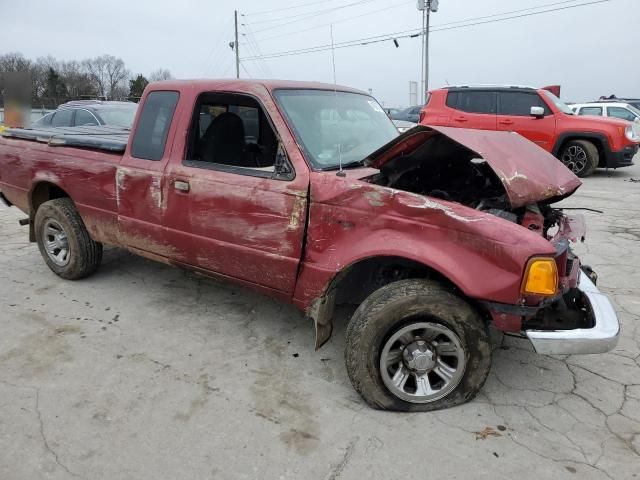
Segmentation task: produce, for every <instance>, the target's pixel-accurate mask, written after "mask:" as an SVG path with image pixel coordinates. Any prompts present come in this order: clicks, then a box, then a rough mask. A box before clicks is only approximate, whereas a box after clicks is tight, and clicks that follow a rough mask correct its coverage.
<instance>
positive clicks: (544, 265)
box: [522, 258, 558, 297]
mask: <svg viewBox="0 0 640 480" xmlns="http://www.w3.org/2000/svg"><path fill="white" fill-rule="evenodd" d="M557 291H558V267H557V266H556V261H555V260H554V259H553V258H532V259H531V260H529V263H528V264H527V269H526V271H525V274H524V281H523V282H522V293H524V294H527V295H544V296H547V297H548V296H553V295H555V294H556V293H557Z"/></svg>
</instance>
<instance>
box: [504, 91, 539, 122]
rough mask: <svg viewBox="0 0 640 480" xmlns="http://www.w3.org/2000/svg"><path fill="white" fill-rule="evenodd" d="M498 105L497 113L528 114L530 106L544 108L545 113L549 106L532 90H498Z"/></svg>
mask: <svg viewBox="0 0 640 480" xmlns="http://www.w3.org/2000/svg"><path fill="white" fill-rule="evenodd" d="M498 95H499V98H500V107H499V110H498V115H517V116H522V117H524V116H529V115H530V114H531V107H542V108H544V111H545V115H548V114H549V113H550V111H549V107H547V105H546V104H545V103H544V102H543V101H542V99H541V98H540V96H539V95H538V94H537V93H534V92H499V93H498Z"/></svg>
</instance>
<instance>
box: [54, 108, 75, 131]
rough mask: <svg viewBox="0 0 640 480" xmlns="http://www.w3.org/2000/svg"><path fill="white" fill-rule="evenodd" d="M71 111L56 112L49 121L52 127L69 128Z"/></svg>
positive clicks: (71, 116)
mask: <svg viewBox="0 0 640 480" xmlns="http://www.w3.org/2000/svg"><path fill="white" fill-rule="evenodd" d="M72 118H73V110H58V111H57V112H56V113H54V114H53V118H52V119H51V126H52V127H70V126H71V119H72Z"/></svg>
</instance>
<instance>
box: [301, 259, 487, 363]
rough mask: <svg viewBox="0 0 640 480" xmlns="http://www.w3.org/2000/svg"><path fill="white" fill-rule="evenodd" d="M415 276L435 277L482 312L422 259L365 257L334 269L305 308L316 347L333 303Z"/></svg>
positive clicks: (327, 329)
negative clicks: (323, 286) (312, 328)
mask: <svg viewBox="0 0 640 480" xmlns="http://www.w3.org/2000/svg"><path fill="white" fill-rule="evenodd" d="M414 278H425V279H432V280H436V281H437V282H438V283H440V284H442V285H444V286H445V287H446V288H447V289H449V290H451V291H453V292H455V293H456V295H459V296H461V297H463V298H464V299H465V300H466V301H468V302H469V303H471V304H472V306H473V307H474V308H477V309H478V311H483V309H482V308H481V305H480V304H478V303H477V302H475V301H473V300H472V299H470V298H468V297H467V296H466V295H465V294H464V292H463V290H462V289H461V288H460V287H459V286H458V285H456V283H454V281H453V280H451V279H450V278H449V277H448V276H447V275H445V274H443V273H442V272H441V271H440V270H438V269H436V268H435V267H434V266H432V265H429V264H427V263H425V262H424V261H418V260H415V259H412V258H409V257H406V256H399V255H374V256H367V257H363V258H360V259H357V260H355V261H353V262H352V263H350V264H349V265H346V266H345V267H344V268H342V269H341V270H340V271H338V272H336V273H335V274H334V275H333V276H332V277H331V279H330V280H329V281H328V282H327V284H326V286H325V288H324V290H323V293H322V295H320V296H318V297H317V298H315V299H314V300H313V302H311V304H310V306H309V307H308V308H307V310H306V314H307V316H308V317H310V318H311V319H312V320H313V322H314V327H315V333H316V341H315V348H316V350H317V349H318V348H320V347H321V346H322V345H323V344H324V343H326V342H327V341H328V340H329V338H331V333H332V331H333V316H334V311H335V306H336V305H340V304H354V305H359V304H360V303H362V301H364V300H365V299H366V298H367V297H368V296H369V295H370V294H371V293H373V292H374V291H376V290H378V289H379V288H381V287H383V286H385V285H388V284H389V283H392V282H395V281H398V280H406V279H414Z"/></svg>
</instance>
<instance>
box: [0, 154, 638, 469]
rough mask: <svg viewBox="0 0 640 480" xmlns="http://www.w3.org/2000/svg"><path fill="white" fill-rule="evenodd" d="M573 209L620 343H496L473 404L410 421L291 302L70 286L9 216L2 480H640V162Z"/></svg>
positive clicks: (156, 287)
mask: <svg viewBox="0 0 640 480" xmlns="http://www.w3.org/2000/svg"><path fill="white" fill-rule="evenodd" d="M636 164H637V165H636V166H634V167H631V168H628V169H622V170H618V171H613V172H609V173H607V172H605V171H604V170H600V171H598V172H596V174H595V175H593V176H592V177H590V178H588V179H586V180H585V181H584V185H583V187H581V188H580V190H579V191H578V193H577V194H575V195H573V196H572V197H570V198H569V199H567V200H565V201H564V202H563V205H564V206H567V207H588V208H594V209H599V210H602V211H603V212H604V213H602V214H599V213H595V212H590V211H586V212H584V214H585V216H586V218H587V225H588V234H587V242H586V243H585V244H584V245H578V246H577V247H576V250H577V251H578V253H579V254H580V255H581V256H582V258H583V259H584V261H585V262H587V263H589V264H590V265H591V266H592V267H593V268H594V269H595V270H596V271H597V273H598V275H599V282H598V286H599V287H600V289H601V290H603V291H604V292H605V293H607V294H608V295H609V296H610V297H611V298H612V299H613V301H614V302H615V305H616V307H617V312H618V315H619V318H620V321H621V324H622V336H621V339H620V343H619V345H618V347H617V349H616V350H615V351H613V352H611V353H609V354H603V355H592V356H569V357H549V356H540V355H537V354H535V353H533V352H532V350H531V348H530V347H529V345H528V343H527V342H526V341H524V340H521V339H516V338H510V337H502V336H500V335H497V334H496V335H494V338H495V350H494V358H493V368H492V372H491V374H490V376H489V379H488V381H487V383H486V385H485V387H484V389H483V391H482V393H481V395H480V396H479V397H478V398H476V399H475V400H474V401H472V402H470V403H468V404H466V405H463V406H461V407H457V408H453V409H449V410H444V411H439V412H435V413H418V414H399V413H391V412H381V411H375V410H372V409H370V408H369V407H367V406H366V405H365V404H364V402H363V401H362V400H361V399H360V397H359V396H358V395H357V393H356V392H355V391H354V390H353V389H352V387H351V385H350V383H349V380H348V378H347V374H346V371H345V368H344V362H343V347H344V342H343V333H344V328H345V324H346V319H347V318H348V315H349V312H348V311H346V310H344V311H342V312H341V316H342V319H343V321H341V322H338V326H337V329H338V331H337V332H336V333H335V334H334V336H333V338H332V340H331V341H330V342H329V344H327V345H326V346H325V347H323V348H322V349H321V350H319V351H317V352H314V351H313V341H314V333H313V328H312V325H311V324H310V323H309V322H308V321H306V320H304V318H303V316H302V315H301V314H300V313H299V312H298V311H296V310H295V309H294V308H293V307H290V306H287V305H283V304H280V303H277V302H276V301H274V300H272V299H270V298H266V297H264V296H261V295H259V294H255V293H252V292H249V291H246V290H243V289H241V288H238V287H235V286H233V285H229V284H223V283H217V282H214V281H211V280H207V279H203V278H201V277H198V276H196V275H194V274H191V273H188V272H184V271H180V270H177V269H173V268H170V267H167V266H165V265H161V264H156V263H153V262H150V261H147V260H144V259H142V258H139V257H135V256H133V255H131V254H129V253H126V252H124V251H122V250H117V249H109V250H107V251H106V252H105V258H104V262H103V265H102V267H101V269H100V270H99V271H98V273H97V274H96V275H94V276H92V277H90V278H88V279H86V280H82V281H77V282H68V281H64V280H62V279H60V278H58V277H57V276H55V275H54V274H53V273H52V272H51V271H50V270H49V269H48V268H47V267H46V266H45V264H44V262H43V261H42V259H41V257H40V254H39V252H38V249H37V247H36V245H35V244H30V243H28V239H27V227H21V226H19V225H18V220H19V219H20V218H22V217H23V215H22V214H21V212H19V211H18V210H16V209H2V210H0V282H1V283H0V328H1V331H2V335H1V336H0V365H2V369H1V370H0V452H2V453H1V454H0V479H7V480H10V479H11V480H13V479H38V478H50V479H68V478H85V479H91V478H109V479H143V478H153V479H181V478H185V479H186V478H189V479H205V478H216V479H227V478H230V479H231V478H260V479H280V478H283V479H298V478H310V479H316V478H319V479H321V478H323V479H337V478H340V479H350V478H354V479H355V478H376V479H396V478H411V477H416V478H417V477H418V476H420V477H423V478H435V477H438V478H460V479H462V478H474V479H477V478H491V479H501V478H504V479H507V478H508V479H512V478H588V479H605V478H608V479H616V480H622V479H635V478H640V328H639V327H638V315H640V294H638V290H637V287H638V285H639V284H640V270H639V268H640V255H638V247H639V244H640V207H639V205H640V183H635V182H634V181H633V180H634V179H640V158H638V157H636Z"/></svg>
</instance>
